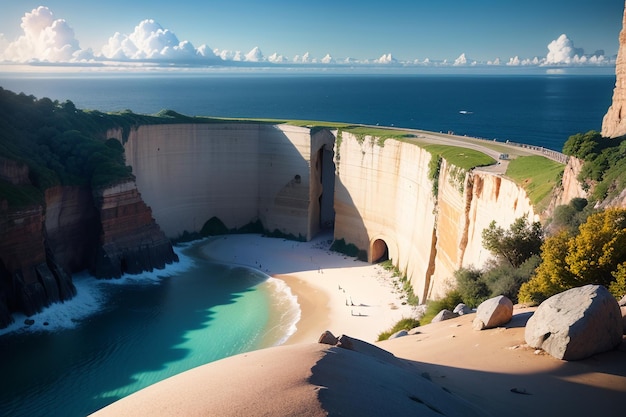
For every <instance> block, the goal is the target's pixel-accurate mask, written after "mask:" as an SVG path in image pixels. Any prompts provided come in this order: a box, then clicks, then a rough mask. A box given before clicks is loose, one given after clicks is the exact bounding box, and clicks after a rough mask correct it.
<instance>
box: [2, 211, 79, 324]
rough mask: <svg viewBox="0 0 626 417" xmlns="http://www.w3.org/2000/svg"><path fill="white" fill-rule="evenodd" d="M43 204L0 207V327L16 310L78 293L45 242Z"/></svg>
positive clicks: (29, 309) (29, 311) (31, 310)
mask: <svg viewBox="0 0 626 417" xmlns="http://www.w3.org/2000/svg"><path fill="white" fill-rule="evenodd" d="M44 222H45V215H44V207H43V206H42V205H31V206H29V207H20V208H19V209H12V208H10V207H9V206H8V204H7V202H6V201H3V202H2V205H1V207H0V233H1V235H2V240H0V328H1V327H6V326H7V325H8V324H10V323H11V322H12V318H11V316H10V314H11V313H13V312H15V311H21V312H23V313H24V314H26V315H32V314H34V313H36V312H38V311H41V309H42V308H43V307H46V306H48V305H50V304H51V303H54V302H59V301H64V300H68V299H70V298H72V297H73V296H74V295H75V294H76V289H75V287H74V285H73V284H72V280H71V276H70V275H69V274H68V273H67V272H66V270H65V269H63V268H62V267H61V266H60V265H59V264H58V263H57V262H56V260H55V258H54V255H53V253H52V251H51V250H50V247H49V246H48V245H47V242H46V234H45V226H44Z"/></svg>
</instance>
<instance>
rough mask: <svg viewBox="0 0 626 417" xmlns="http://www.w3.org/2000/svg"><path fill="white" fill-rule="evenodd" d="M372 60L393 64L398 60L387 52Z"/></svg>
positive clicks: (378, 62)
mask: <svg viewBox="0 0 626 417" xmlns="http://www.w3.org/2000/svg"><path fill="white" fill-rule="evenodd" d="M374 62H376V63H377V64H395V63H397V62H398V60H396V59H395V58H394V57H393V56H392V55H391V53H388V54H383V55H381V57H380V58H378V59H377V60H375V61H374Z"/></svg>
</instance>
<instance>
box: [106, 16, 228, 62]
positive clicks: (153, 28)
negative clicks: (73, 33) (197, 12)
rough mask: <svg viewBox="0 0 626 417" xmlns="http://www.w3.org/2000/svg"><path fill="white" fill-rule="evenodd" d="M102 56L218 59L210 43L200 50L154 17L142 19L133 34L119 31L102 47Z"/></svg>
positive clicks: (119, 59)
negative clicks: (182, 39) (179, 37)
mask: <svg viewBox="0 0 626 417" xmlns="http://www.w3.org/2000/svg"><path fill="white" fill-rule="evenodd" d="M102 56H103V57H105V58H107V59H111V60H116V61H132V60H140V61H171V62H176V61H195V60H209V61H215V60H217V57H216V55H215V54H214V53H213V51H212V50H211V49H210V48H209V47H208V46H206V45H202V46H200V47H199V48H198V49H196V48H195V47H194V46H193V44H192V43H191V42H189V41H179V40H178V37H176V35H175V34H174V32H172V31H171V30H169V29H164V28H163V27H162V26H161V25H160V24H158V23H157V22H155V21H154V20H152V19H146V20H143V21H142V22H140V23H139V24H138V25H137V26H135V30H134V31H133V33H131V34H130V35H123V34H121V33H119V32H116V33H115V34H114V35H113V36H111V37H110V38H109V41H108V42H107V44H106V45H104V46H103V47H102Z"/></svg>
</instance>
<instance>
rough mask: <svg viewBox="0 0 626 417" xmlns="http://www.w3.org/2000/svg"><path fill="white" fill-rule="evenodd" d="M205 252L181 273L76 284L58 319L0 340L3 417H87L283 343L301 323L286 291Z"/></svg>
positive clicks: (194, 248) (188, 256)
mask: <svg viewBox="0 0 626 417" xmlns="http://www.w3.org/2000/svg"><path fill="white" fill-rule="evenodd" d="M201 246H202V242H196V243H194V244H192V245H190V246H189V247H187V248H184V249H180V248H179V249H177V252H178V254H179V256H180V257H181V264H182V265H175V266H173V267H172V268H171V269H172V271H170V270H169V269H170V268H168V269H166V270H165V271H157V272H156V273H153V274H151V275H150V274H144V276H140V277H132V276H131V277H128V276H127V277H125V278H123V279H122V280H114V281H96V280H95V279H93V278H91V277H86V276H83V277H77V278H76V281H77V286H78V288H79V296H78V297H77V300H76V304H78V305H76V306H73V305H72V303H73V302H74V300H71V301H70V302H68V303H66V305H55V306H53V309H52V310H53V311H60V312H61V313H55V314H53V315H52V316H44V317H46V318H45V319H44V318H40V317H37V316H36V317H35V321H36V324H35V325H33V326H32V328H31V329H28V330H26V331H14V332H11V333H7V334H3V335H2V336H0V367H1V369H2V371H3V375H4V378H2V379H1V380H0V415H11V416H47V415H63V416H84V415H86V414H89V413H91V412H93V411H96V410H98V409H100V408H102V407H104V406H105V405H108V404H110V403H112V402H114V401H116V400H117V399H119V398H122V397H124V396H127V395H129V394H131V393H133V392H135V391H138V390H139V389H141V388H144V387H146V386H148V385H151V384H153V383H155V382H158V381H160V380H163V379H165V378H168V377H170V376H172V375H175V374H177V373H180V372H184V371H186V370H188V369H191V368H193V367H196V366H199V365H202V364H205V363H208V362H212V361H215V360H219V359H222V358H224V357H227V356H232V355H235V354H238V353H242V352H246V351H251V350H255V349H259V348H262V347H267V346H272V345H276V344H280V343H282V342H283V341H284V340H285V338H286V337H288V334H289V332H290V329H291V328H292V327H293V325H294V324H295V320H297V316H298V314H297V304H295V300H294V299H293V297H292V296H291V294H290V292H289V289H288V288H287V287H286V286H285V285H284V284H283V283H282V281H278V280H274V279H272V278H269V277H268V276H266V275H265V274H263V273H261V272H259V271H257V270H254V269H250V268H245V267H240V266H232V265H222V264H216V263H212V262H209V261H207V260H205V259H203V258H202V257H201V255H200V248H201ZM86 282H87V283H86ZM81 293H82V295H83V296H82V297H81ZM85 293H87V294H85ZM64 307H65V309H64ZM90 309H92V310H93V312H91V313H86V314H85V315H84V316H83V317H80V316H81V314H80V312H78V311H77V310H83V312H85V311H88V310H90ZM67 310H69V311H70V312H73V311H74V312H76V314H72V313H70V315H71V316H72V317H69V318H68V317H67V315H68V313H67ZM76 316H79V317H80V318H78V319H77V318H75V317H76ZM43 320H47V321H48V325H47V326H43V324H42V321H43ZM16 321H20V322H19V323H18V324H19V325H22V323H21V321H23V319H20V318H18V319H16ZM68 327H69V328H68Z"/></svg>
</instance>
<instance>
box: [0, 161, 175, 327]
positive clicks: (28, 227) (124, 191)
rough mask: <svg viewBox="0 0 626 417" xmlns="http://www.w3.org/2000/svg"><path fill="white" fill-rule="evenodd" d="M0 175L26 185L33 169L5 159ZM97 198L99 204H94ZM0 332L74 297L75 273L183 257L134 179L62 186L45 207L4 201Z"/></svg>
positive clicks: (108, 271) (135, 267) (109, 271)
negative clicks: (97, 186)
mask: <svg viewBox="0 0 626 417" xmlns="http://www.w3.org/2000/svg"><path fill="white" fill-rule="evenodd" d="M0 177H1V178H2V179H3V180H4V181H9V182H11V183H12V184H13V185H28V184H29V183H30V182H29V180H28V168H27V167H26V166H22V165H20V164H16V163H11V162H10V161H0ZM94 195H95V197H96V198H95V199H94ZM0 235H1V236H2V239H1V240H0V328H2V327H6V326H7V325H8V324H10V323H11V322H12V318H11V313H13V312H18V311H20V312H22V313H24V314H26V315H27V316H30V315H32V314H34V313H37V312H39V311H41V309H43V308H44V307H46V306H48V305H50V304H52V303H55V302H62V301H65V300H69V299H71V298H72V297H73V296H74V295H76V288H75V287H74V285H73V283H72V278H71V275H70V273H71V272H76V271H80V270H84V269H90V270H91V272H92V273H93V274H94V275H96V276H97V277H102V278H112V277H118V276H120V275H121V274H122V273H123V272H129V273H138V272H141V271H144V270H152V269H153V268H163V267H164V265H165V263H171V262H172V261H175V260H177V257H176V255H175V254H174V252H173V250H172V247H171V245H170V242H169V240H168V239H167V238H165V235H164V234H163V232H162V231H161V230H160V229H159V227H158V225H157V224H156V223H155V222H154V220H153V219H152V216H151V212H150V209H149V207H148V206H146V204H145V203H144V202H143V201H142V200H141V196H140V195H139V193H138V191H137V189H136V186H135V184H134V183H133V182H129V183H126V184H122V185H120V186H117V187H110V188H106V189H103V190H97V191H94V190H91V189H90V188H89V187H76V186H72V187H70V186H63V187H62V186H58V187H53V188H49V189H48V190H46V192H45V197H44V201H43V204H31V205H28V206H20V207H19V208H15V207H11V206H10V205H9V204H8V202H7V201H6V200H4V201H0Z"/></svg>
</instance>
